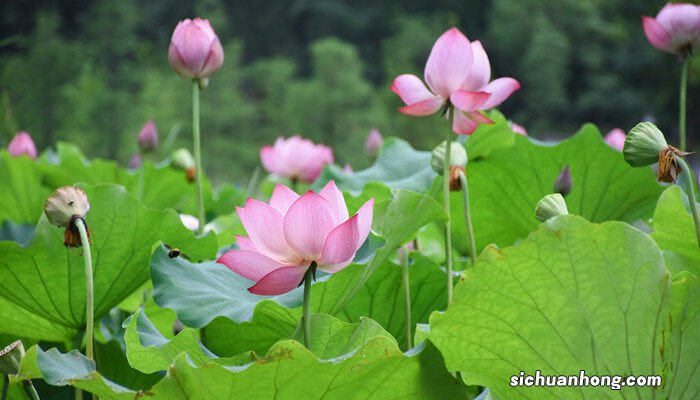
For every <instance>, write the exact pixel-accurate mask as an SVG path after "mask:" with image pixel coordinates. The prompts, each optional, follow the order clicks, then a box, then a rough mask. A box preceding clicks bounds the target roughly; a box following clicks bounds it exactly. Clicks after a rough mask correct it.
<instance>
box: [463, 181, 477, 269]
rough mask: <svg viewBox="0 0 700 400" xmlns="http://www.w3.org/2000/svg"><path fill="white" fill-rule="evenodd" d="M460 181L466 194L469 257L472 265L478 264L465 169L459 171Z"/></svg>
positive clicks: (465, 212) (465, 206)
mask: <svg viewBox="0 0 700 400" xmlns="http://www.w3.org/2000/svg"><path fill="white" fill-rule="evenodd" d="M459 181H460V183H461V184H462V194H463V195H464V222H465V224H466V225H467V240H468V241H469V258H470V259H471V261H472V266H473V265H474V264H476V244H475V243H474V228H473V227H472V214H471V211H470V210H469V186H467V175H466V174H465V173H464V171H459Z"/></svg>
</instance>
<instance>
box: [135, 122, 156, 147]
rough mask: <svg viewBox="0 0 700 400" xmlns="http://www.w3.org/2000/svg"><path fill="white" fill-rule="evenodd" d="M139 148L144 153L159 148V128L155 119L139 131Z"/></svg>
mask: <svg viewBox="0 0 700 400" xmlns="http://www.w3.org/2000/svg"><path fill="white" fill-rule="evenodd" d="M139 148H140V149H141V151H142V152H144V153H150V152H152V151H155V150H156V149H158V129H156V124H155V122H153V121H148V122H146V124H145V125H144V126H143V128H141V132H139Z"/></svg>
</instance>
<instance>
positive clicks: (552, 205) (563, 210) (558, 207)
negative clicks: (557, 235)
mask: <svg viewBox="0 0 700 400" xmlns="http://www.w3.org/2000/svg"><path fill="white" fill-rule="evenodd" d="M559 215H569V209H568V208H567V207H566V201H564V197H563V196H562V195H561V194H559V193H554V194H548V195H546V196H544V197H543V198H542V200H540V201H539V203H537V208H536V209H535V218H537V219H538V220H539V221H542V222H544V221H546V220H548V219H550V218H554V217H556V216H559Z"/></svg>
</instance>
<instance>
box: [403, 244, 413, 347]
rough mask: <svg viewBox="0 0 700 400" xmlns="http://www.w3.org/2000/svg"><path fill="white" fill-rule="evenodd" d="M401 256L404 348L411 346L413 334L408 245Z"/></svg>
mask: <svg viewBox="0 0 700 400" xmlns="http://www.w3.org/2000/svg"><path fill="white" fill-rule="evenodd" d="M403 250H404V253H403V257H401V271H402V272H403V300H404V307H405V310H406V350H411V349H412V348H413V335H412V329H411V328H412V323H411V281H410V276H409V271H408V246H405V247H404V249H403Z"/></svg>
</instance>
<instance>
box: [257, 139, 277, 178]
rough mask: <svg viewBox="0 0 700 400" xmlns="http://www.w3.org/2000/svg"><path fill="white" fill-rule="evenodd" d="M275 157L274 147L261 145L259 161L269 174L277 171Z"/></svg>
mask: <svg viewBox="0 0 700 400" xmlns="http://www.w3.org/2000/svg"><path fill="white" fill-rule="evenodd" d="M277 157H278V156H277V155H276V152H275V149H274V148H273V147H272V146H263V147H262V149H260V161H261V162H262V165H263V167H264V168H265V170H266V171H267V172H269V173H271V174H277V173H279V168H278V164H277Z"/></svg>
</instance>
